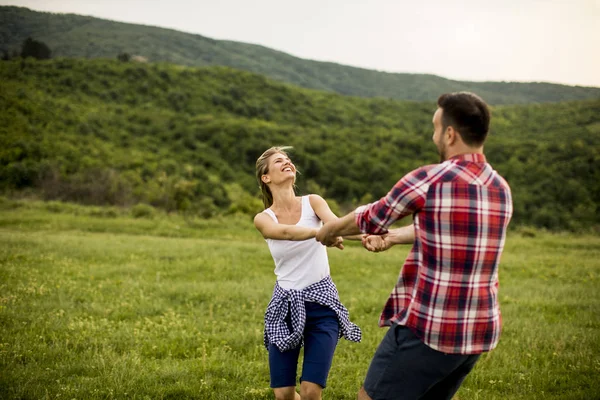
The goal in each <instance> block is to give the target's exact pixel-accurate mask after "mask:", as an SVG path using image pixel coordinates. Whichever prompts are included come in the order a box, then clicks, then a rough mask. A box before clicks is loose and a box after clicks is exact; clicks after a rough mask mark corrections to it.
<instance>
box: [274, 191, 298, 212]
mask: <svg viewBox="0 0 600 400" xmlns="http://www.w3.org/2000/svg"><path fill="white" fill-rule="evenodd" d="M271 193H272V194H273V205H272V206H271V207H273V208H275V209H278V210H286V209H288V210H289V209H292V208H293V207H294V206H295V205H296V204H297V199H296V194H295V193H294V189H293V188H292V187H289V188H272V189H271Z"/></svg>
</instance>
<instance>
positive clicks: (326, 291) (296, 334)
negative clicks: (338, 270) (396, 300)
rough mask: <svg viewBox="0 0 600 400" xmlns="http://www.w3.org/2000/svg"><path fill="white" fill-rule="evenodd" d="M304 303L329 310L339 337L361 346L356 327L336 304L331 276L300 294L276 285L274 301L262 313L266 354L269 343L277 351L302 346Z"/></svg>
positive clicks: (335, 291) (340, 305) (335, 292)
mask: <svg viewBox="0 0 600 400" xmlns="http://www.w3.org/2000/svg"><path fill="white" fill-rule="evenodd" d="M304 301H313V302H315V303H319V304H321V305H323V306H326V307H329V308H331V309H332V310H333V311H335V313H336V314H337V317H338V322H339V324H340V330H339V336H338V339H339V338H340V337H342V336H343V337H344V338H346V339H347V340H351V341H353V342H360V339H361V331H360V328H359V327H358V326H356V325H355V324H353V323H352V322H350V317H349V313H348V310H347V309H346V307H344V305H343V304H342V303H341V302H340V300H339V295H338V291H337V288H336V287H335V284H334V283H333V281H332V280H331V277H330V276H327V277H325V278H323V279H321V280H320V281H319V282H316V283H313V284H312V285H310V286H307V287H306V288H304V289H302V290H294V289H289V290H286V289H283V288H282V287H281V286H279V284H278V283H277V282H276V283H275V289H274V290H273V297H272V298H271V301H270V302H269V305H268V306H267V311H266V312H265V331H264V344H265V347H266V348H267V350H268V349H269V343H273V344H274V345H275V346H277V348H278V349H279V350H280V351H286V350H290V349H293V348H296V347H298V346H299V345H300V346H303V345H304V341H303V332H304V325H305V324H306V310H305V308H304ZM288 304H289V310H290V313H291V320H292V332H290V331H289V329H288V326H287V324H286V323H285V317H286V316H287V313H288Z"/></svg>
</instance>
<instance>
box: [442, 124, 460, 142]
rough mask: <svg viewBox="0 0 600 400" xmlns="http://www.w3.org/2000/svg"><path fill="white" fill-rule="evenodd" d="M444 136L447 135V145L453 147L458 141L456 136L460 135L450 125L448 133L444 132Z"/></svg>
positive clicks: (447, 129)
mask: <svg viewBox="0 0 600 400" xmlns="http://www.w3.org/2000/svg"><path fill="white" fill-rule="evenodd" d="M444 135H446V144H449V145H452V144H454V142H455V141H456V139H457V137H456V136H457V135H459V133H458V131H457V130H456V129H454V127H453V126H452V125H449V126H448V127H447V128H446V132H444Z"/></svg>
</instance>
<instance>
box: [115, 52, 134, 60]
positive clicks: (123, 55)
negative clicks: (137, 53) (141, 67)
mask: <svg viewBox="0 0 600 400" xmlns="http://www.w3.org/2000/svg"><path fill="white" fill-rule="evenodd" d="M130 59H131V56H130V55H129V53H119V55H118V56H117V60H119V61H123V62H127V61H129V60H130Z"/></svg>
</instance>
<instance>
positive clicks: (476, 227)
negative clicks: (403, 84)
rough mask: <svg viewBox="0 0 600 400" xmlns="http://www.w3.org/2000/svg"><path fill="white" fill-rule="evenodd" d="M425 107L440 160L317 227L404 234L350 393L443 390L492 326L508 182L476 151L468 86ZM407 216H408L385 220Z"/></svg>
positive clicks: (372, 239) (336, 232) (461, 374)
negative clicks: (376, 341)
mask: <svg viewBox="0 0 600 400" xmlns="http://www.w3.org/2000/svg"><path fill="white" fill-rule="evenodd" d="M437 104H438V109H437V110H436V112H435V114H434V116H433V127H434V133H433V142H434V143H435V145H436V146H437V149H438V152H439V154H440V164H435V165H426V166H424V167H421V168H418V169H416V170H414V171H412V172H410V173H408V174H407V175H405V176H404V177H403V178H402V179H400V181H398V183H396V185H395V186H394V187H393V188H392V189H391V190H390V192H389V193H388V194H387V195H386V196H385V197H383V198H382V199H381V200H379V201H377V202H374V203H372V204H369V205H366V206H361V207H359V208H357V209H356V210H355V211H354V212H352V213H350V214H348V215H346V216H345V217H343V218H340V219H338V220H336V221H332V222H329V223H327V224H325V225H324V227H323V228H322V229H321V230H320V231H319V233H318V234H317V240H318V241H319V242H321V243H323V244H325V245H330V244H332V243H334V242H335V240H336V237H337V236H346V235H354V234H358V233H360V232H362V233H367V234H369V235H379V236H367V237H366V238H365V239H364V244H365V247H367V248H368V249H370V250H373V251H381V250H387V249H388V248H390V247H391V246H393V245H394V244H400V243H413V247H412V250H411V252H410V253H409V255H408V257H407V259H406V261H405V263H404V266H403V268H402V270H401V273H400V277H399V279H398V283H397V284H396V286H395V288H394V290H393V291H392V293H391V295H390V297H389V299H388V301H387V303H386V305H385V307H384V309H383V312H382V314H381V317H380V326H390V329H389V331H388V332H387V334H386V336H385V337H384V339H383V340H382V342H381V344H380V345H379V347H378V349H377V351H376V352H375V355H374V357H373V360H372V361H371V365H370V366H369V370H368V372H367V376H366V378H365V382H364V386H363V387H362V388H361V389H360V391H359V394H358V398H359V399H374V400H379V399H432V400H433V399H434V400H439V399H451V398H452V396H453V395H454V393H456V391H457V390H458V388H459V387H460V385H461V383H462V381H463V380H464V378H465V377H466V376H467V374H468V373H469V372H470V371H471V369H472V368H473V366H474V365H475V363H476V362H477V360H478V358H479V356H480V355H481V353H483V352H486V351H489V350H492V349H493V348H494V347H496V345H497V343H498V339H499V335H500V309H499V305H498V264H499V261H500V255H501V253H502V249H503V247H504V241H505V237H506V229H507V226H508V223H509V220H510V218H511V215H512V200H511V194H510V188H509V186H508V184H507V183H506V181H505V180H504V179H503V178H502V177H501V176H500V175H499V174H498V173H497V172H496V171H494V170H493V169H492V167H491V166H490V164H488V163H487V161H486V158H485V156H484V154H483V144H484V141H485V138H486V136H487V133H488V129H489V124H490V112H489V110H488V107H487V105H486V104H485V102H484V101H483V100H482V99H481V98H479V97H478V96H476V95H474V94H472V93H464V92H463V93H451V94H444V95H442V96H440V98H439V99H438V102H437ZM408 215H412V216H413V225H412V226H409V227H404V228H399V229H393V230H390V231H388V230H387V228H388V227H389V226H390V225H391V224H392V223H394V222H395V221H397V220H399V219H401V218H403V217H405V216H408Z"/></svg>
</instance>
